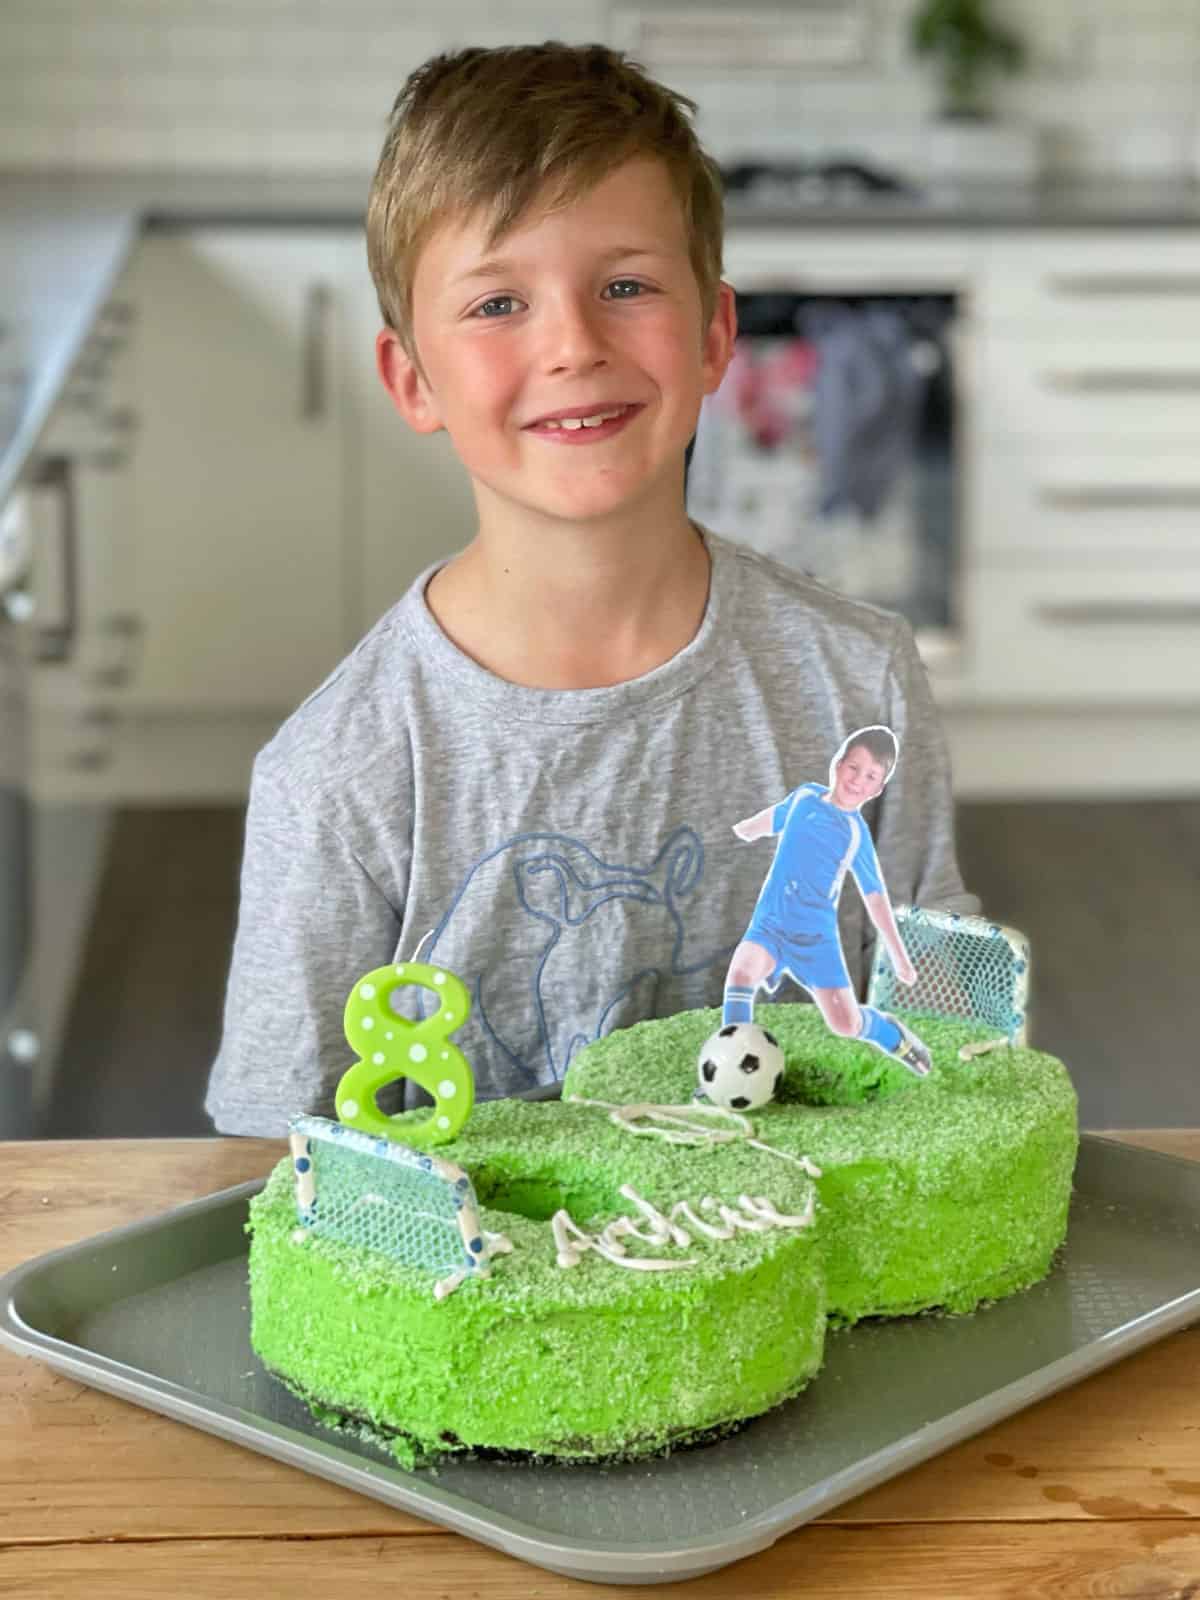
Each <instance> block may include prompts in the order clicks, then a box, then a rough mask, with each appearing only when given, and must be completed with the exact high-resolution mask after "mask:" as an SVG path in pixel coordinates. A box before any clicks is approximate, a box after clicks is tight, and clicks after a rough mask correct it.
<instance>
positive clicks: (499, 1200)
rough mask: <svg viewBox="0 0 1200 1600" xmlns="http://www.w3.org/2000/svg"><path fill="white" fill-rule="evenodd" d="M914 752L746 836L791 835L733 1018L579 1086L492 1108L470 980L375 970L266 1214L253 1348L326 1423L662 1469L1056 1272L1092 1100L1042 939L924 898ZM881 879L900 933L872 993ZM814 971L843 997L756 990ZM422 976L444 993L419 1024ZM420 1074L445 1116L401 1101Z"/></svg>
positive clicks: (734, 990) (618, 1058) (818, 990)
mask: <svg viewBox="0 0 1200 1600" xmlns="http://www.w3.org/2000/svg"><path fill="white" fill-rule="evenodd" d="M898 755H899V742H898V740H897V739H896V736H895V734H894V733H893V731H892V730H891V729H890V728H887V727H885V726H883V725H882V724H872V725H870V726H867V727H864V728H859V729H857V730H855V731H854V732H852V733H850V734H848V735H847V737H846V738H845V739H844V740H843V742H842V744H841V746H840V748H839V749H838V751H837V753H836V754H835V756H834V757H833V759H832V761H831V762H830V765H829V772H828V783H827V784H818V783H812V782H810V783H803V784H801V785H799V786H798V787H797V788H796V789H794V790H793V791H791V792H790V793H789V794H787V795H785V796H784V797H783V798H782V799H779V800H776V801H775V802H774V803H772V804H770V805H767V806H765V807H763V808H762V809H761V810H759V811H757V812H755V813H754V814H753V815H750V816H746V817H743V818H742V819H741V821H739V822H737V823H735V824H734V825H733V831H734V833H735V834H736V835H737V837H738V838H739V839H740V840H742V841H744V842H745V843H746V844H748V845H753V844H754V843H755V842H756V841H758V840H760V839H767V838H771V839H774V840H775V851H774V856H773V859H772V862H771V865H770V868H769V870H768V872H767V875H766V877H765V879H764V880H763V887H762V890H761V892H760V894H759V898H758V901H757V903H756V905H755V907H754V911H753V913H752V916H751V919H750V921H749V924H748V925H747V927H746V931H745V933H744V935H743V937H742V939H741V940H740V941H739V943H738V944H737V945H736V947H734V949H733V951H732V954H731V956H730V960H729V965H728V969H727V972H726V978H725V987H724V1000H723V1005H722V1007H721V1009H720V1010H719V1011H718V1010H710V1011H686V1012H683V1013H681V1014H680V1015H678V1016H674V1017H670V1018H666V1019H662V1020H656V1021H650V1022H643V1023H640V1024H638V1025H636V1026H634V1027H630V1028H626V1029H623V1030H620V1031H618V1032H616V1033H613V1034H611V1035H610V1036H608V1037H606V1038H599V1039H596V1040H594V1041H593V1042H592V1043H591V1044H589V1045H588V1046H587V1048H586V1049H584V1050H583V1051H581V1052H580V1054H579V1055H578V1056H577V1058H576V1059H575V1060H574V1061H573V1062H572V1064H571V1066H570V1068H569V1070H568V1072H567V1076H566V1080H565V1082H564V1084H563V1097H562V1100H561V1101H559V1102H555V1103H549V1104H534V1103H530V1102H527V1101H523V1100H500V1101H493V1102H491V1103H490V1104H487V1105H483V1106H480V1107H478V1108H476V1109H475V1110H474V1115H472V1109H473V1101H474V1081H473V1078H472V1074H471V1071H470V1068H469V1066H468V1064H467V1062H466V1060H465V1059H464V1058H463V1056H462V1055H461V1053H460V1052H459V1050H458V1049H457V1047H456V1046H455V1045H454V1043H453V1039H452V1035H453V1033H454V1032H455V1030H456V1029H457V1028H459V1027H461V1026H462V1024H463V1022H464V1021H465V1020H466V1017H467V1015H468V1012H469V1010H470V994H469V991H468V988H467V985H466V984H465V983H464V982H463V981H462V980H461V979H460V978H458V977H457V976H455V974H453V973H451V972H449V971H447V970H445V969H443V968H440V967H435V966H428V965H420V964H416V963H400V964H398V965H394V966H387V967H380V968H378V969H376V970H375V971H374V972H370V973H367V974H366V975H365V977H363V978H362V979H360V980H359V982H358V984H356V985H355V988H354V989H353V990H352V991H351V994H350V998H349V1000H348V1002H347V1005H346V1013H345V1028H346V1037H347V1039H348V1041H349V1043H350V1045H351V1046H352V1047H353V1049H354V1051H355V1052H356V1054H357V1056H358V1061H357V1062H356V1063H355V1065H354V1066H352V1067H351V1068H350V1069H349V1070H348V1071H347V1072H346V1073H345V1074H344V1076H343V1077H342V1079H341V1081H340V1083H339V1084H338V1088H337V1094H336V1107H337V1113H338V1118H339V1121H338V1122H337V1123H331V1122H326V1121H323V1120H322V1119H320V1118H311V1117H304V1118H299V1119H297V1120H296V1121H295V1122H293V1124H292V1138H291V1157H290V1159H289V1160H287V1161H284V1162H281V1163H280V1165H279V1166H278V1167H277V1168H276V1170H275V1172H274V1173H273V1174H272V1176H271V1178H270V1180H269V1181H268V1183H267V1185H266V1188H265V1190H264V1191H263V1193H262V1194H261V1195H260V1196H258V1197H257V1198H256V1199H255V1201H254V1202H253V1203H252V1207H251V1230H252V1241H251V1248H250V1290H251V1301H252V1313H253V1315H252V1343H253V1346H254V1349H255V1350H256V1351H257V1353H258V1355H259V1357H260V1358H261V1359H262V1361H263V1362H264V1363H265V1365H266V1366H267V1367H268V1368H269V1369H270V1370H271V1371H272V1372H274V1373H276V1374H277V1375H278V1376H279V1377H280V1378H281V1379H282V1380H283V1381H284V1382H285V1383H286V1384H287V1385H288V1386H289V1387H290V1388H291V1389H293V1390H294V1391H295V1392H296V1393H297V1394H298V1395H300V1396H301V1397H302V1398H303V1399H304V1400H305V1401H307V1402H308V1403H309V1405H310V1406H312V1407H313V1409H314V1410H315V1411H316V1412H317V1414H318V1416H320V1417H321V1418H322V1419H323V1420H326V1421H329V1422H333V1423H334V1424H340V1425H349V1426H353V1427H357V1428H360V1429H365V1430H367V1431H368V1432H370V1433H371V1434H372V1436H374V1437H375V1438H379V1439H383V1440H385V1441H387V1442H389V1443H390V1445H391V1447H392V1449H393V1451H394V1453H395V1454H396V1456H397V1457H398V1459H400V1460H402V1461H405V1462H407V1463H410V1464H411V1463H413V1462H416V1461H422V1460H428V1459H432V1458H436V1457H437V1456H439V1455H442V1454H445V1453H448V1452H481V1451H482V1452H502V1453H505V1454H512V1453H516V1454H519V1455H521V1456H524V1457H534V1458H541V1459H549V1460H558V1461H567V1460H585V1461H595V1460H605V1459H614V1458H618V1459H625V1460H629V1459H635V1458H637V1457H642V1456H646V1455H652V1454H655V1453H661V1452H662V1451H665V1450H669V1449H673V1448H676V1447H678V1446H680V1445H682V1444H685V1443H689V1442H695V1441H697V1440H700V1439H704V1438H712V1437H714V1436H719V1435H720V1434H721V1433H723V1432H727V1431H728V1430H730V1429H732V1428H734V1427H737V1426H739V1425H740V1424H741V1423H743V1422H745V1421H747V1420H748V1419H749V1418H752V1417H755V1416H758V1415H760V1414H761V1413H762V1412H764V1411H768V1410H770V1409H771V1408H772V1407H774V1406H777V1405H780V1404H782V1403H783V1402H784V1401H787V1400H790V1399H791V1398H793V1397H794V1396H795V1395H797V1394H799V1393H800V1391H801V1390H802V1389H803V1388H804V1387H805V1385H806V1384H808V1383H809V1382H810V1381H811V1379H812V1378H813V1377H814V1376H815V1374H816V1373H817V1372H818V1371H819V1369H820V1366H821V1361H822V1356H823V1352H824V1340H825V1330H826V1327H827V1325H829V1324H830V1323H836V1324H840V1325H848V1324H852V1323H855V1322H857V1321H859V1320H860V1319H862V1318H864V1317H898V1316H911V1315H914V1314H916V1313H920V1312H926V1311H930V1310H934V1309H938V1310H944V1311H949V1312H960V1313H965V1312H969V1311H971V1310H973V1309H974V1308H975V1307H976V1306H978V1305H979V1304H980V1303H981V1302H984V1301H987V1300H993V1299H996V1298H998V1297H1000V1296H1002V1295H1008V1294H1013V1293H1015V1292H1017V1291H1018V1290H1020V1289H1024V1288H1026V1287H1028V1286H1029V1285H1030V1284H1032V1283H1035V1282H1036V1281H1037V1280H1038V1279H1039V1278H1041V1277H1042V1276H1043V1275H1044V1274H1045V1273H1046V1272H1047V1271H1048V1270H1049V1268H1050V1265H1051V1261H1052V1258H1053V1255H1054V1252H1055V1250H1056V1249H1057V1248H1058V1246H1059V1245H1060V1244H1061V1243H1062V1240H1063V1238H1064V1236H1065V1233H1066V1227H1067V1208H1068V1204H1069V1201H1070V1195H1071V1178H1072V1173H1073V1171H1074V1165H1075V1154H1076V1148H1077V1142H1078V1140H1077V1132H1076V1101H1075V1093H1074V1090H1073V1088H1072V1086H1071V1082H1070V1079H1069V1078H1068V1076H1067V1073H1066V1070H1065V1068H1064V1067H1063V1066H1062V1064H1061V1062H1058V1061H1056V1060H1055V1059H1054V1058H1053V1057H1051V1056H1047V1055H1043V1054H1041V1053H1039V1052H1038V1051H1035V1050H1031V1049H1028V1048H1026V1047H1025V1046H1024V1044H1023V1040H1024V1027H1025V995H1026V991H1027V985H1028V976H1029V952H1028V945H1027V943H1026V941H1025V940H1024V939H1023V938H1022V937H1021V936H1020V935H1017V934H1015V933H1013V931H1012V930H1010V929H1004V928H1001V927H1000V926H998V925H997V924H993V923H987V922H984V921H982V920H980V919H976V918H965V917H960V916H957V915H955V914H953V913H944V912H939V911H925V910H921V909H919V908H915V907H910V908H901V910H900V911H899V912H897V911H893V908H892V906H891V903H890V900H889V898H888V895H887V889H886V885H885V883H884V879H883V873H882V869H881V866H880V862H879V860H878V858H877V856H876V853H875V850H874V846H873V842H872V839H871V836H870V832H869V829H868V828H867V826H866V824H865V822H864V820H863V818H862V816H861V807H862V806H863V805H864V804H865V803H866V802H867V801H870V800H873V799H876V798H877V797H878V796H879V795H880V794H881V793H882V791H883V789H884V787H885V785H886V784H887V782H888V780H889V777H890V775H891V773H892V772H893V771H894V769H895V765H896V761H897V759H898ZM760 859H761V857H760ZM848 874H849V875H850V876H852V877H853V878H854V881H855V883H856V884H857V886H858V891H859V893H860V894H861V896H862V898H863V903H864V906H865V908H866V911H867V913H868V915H869V917H870V919H871V921H872V923H873V924H874V926H875V929H876V932H877V934H878V941H877V948H876V964H875V968H874V969H873V972H872V976H871V982H870V984H869V985H868V992H867V996H866V998H865V1000H864V1001H863V1002H861V1003H860V1001H859V999H858V998H857V996H856V994H855V992H854V990H853V988H852V987H851V984H850V979H849V975H848V971H847V968H846V964H845V960H844V956H843V952H842V950H841V948H840V939H839V933H838V927H837V915H836V913H837V905H838V899H839V896H840V894H841V891H842V886H843V883H844V881H845V879H846V877H847V875H848ZM785 979H790V980H791V981H792V982H794V983H795V984H797V985H799V986H801V987H803V988H806V989H807V990H808V991H809V993H810V994H811V996H812V999H813V1001H814V1004H812V1005H773V1004H764V1005H757V1004H756V1001H757V995H758V991H759V990H760V989H762V988H765V989H766V990H767V992H768V993H771V994H773V993H774V992H775V991H776V990H777V988H778V987H779V985H780V984H781V983H782V982H783V981H784V980H785ZM410 984H416V985H418V986H420V987H421V988H423V989H424V990H425V991H426V992H427V993H429V994H431V995H432V996H434V997H435V1000H436V1003H435V1004H434V1005H433V1007H432V1009H431V1011H430V1012H429V1014H428V1015H426V1016H424V1017H422V1018H421V1019H419V1020H416V1019H412V1018H409V1017H407V1016H406V1014H405V1010H404V1005H403V1000H404V996H403V995H402V993H401V992H400V991H402V990H403V989H405V988H407V987H408V985H410ZM906 1001H907V1002H910V1003H911V1009H902V1007H903V1006H904V1002H906ZM398 1002H400V1003H399V1004H398ZM402 1076H407V1077H411V1078H413V1079H415V1080H416V1081H417V1082H418V1083H419V1084H421V1086H422V1087H423V1088H425V1089H426V1090H427V1091H428V1092H429V1093H430V1095H431V1096H432V1097H433V1102H434V1104H433V1110H432V1112H413V1113H408V1114H405V1115H402V1116H399V1117H392V1116H388V1115H385V1113H384V1112H383V1111H382V1110H380V1108H379V1106H378V1105H377V1103H376V1095H377V1093H378V1091H379V1090H380V1089H381V1088H383V1087H384V1085H386V1084H387V1083H389V1082H391V1081H392V1080H393V1079H395V1078H398V1077H402Z"/></svg>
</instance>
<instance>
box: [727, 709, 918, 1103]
mask: <svg viewBox="0 0 1200 1600" xmlns="http://www.w3.org/2000/svg"><path fill="white" fill-rule="evenodd" d="M898 757H899V741H898V740H897V738H896V735H895V734H894V733H893V732H892V730H891V729H890V728H886V727H883V726H882V725H879V724H877V725H873V726H871V727H866V728H859V729H858V730H857V731H856V732H854V733H851V734H850V735H848V737H847V738H846V739H845V740H843V742H842V745H841V747H840V748H839V750H838V751H837V754H836V755H835V756H834V758H833V760H832V761H831V762H830V763H829V783H828V785H825V784H820V783H804V784H801V785H800V787H799V788H797V789H794V790H793V791H792V792H791V793H790V794H789V795H787V796H786V797H785V798H784V799H783V800H781V801H779V802H778V803H777V804H774V805H770V806H767V807H766V808H765V809H764V810H762V811H759V812H756V813H755V815H754V816H752V817H746V818H745V819H744V820H743V821H741V822H736V823H734V826H733V831H734V833H736V834H737V836H738V838H739V839H742V840H744V841H745V842H746V843H747V844H750V843H753V842H754V841H755V840H757V839H764V838H768V837H771V838H774V839H775V841H776V844H775V856H774V859H773V860H772V862H771V866H770V869H769V871H768V872H767V875H766V877H765V879H764V880H763V886H762V889H761V890H760V892H759V896H758V903H757V904H756V906H755V908H754V912H753V914H752V916H751V919H750V925H749V927H748V928H747V929H746V931H745V933H744V934H743V935H742V939H741V942H740V943H739V944H738V946H737V948H736V950H735V951H734V953H733V958H732V960H731V961H730V963H729V970H728V972H727V974H726V978H725V997H724V1005H723V1008H722V1027H721V1030H720V1034H718V1038H721V1037H722V1036H724V1037H727V1038H729V1037H732V1035H733V1033H734V1030H737V1031H738V1032H739V1033H740V1032H741V1031H742V1030H743V1029H745V1028H746V1027H747V1026H748V1025H753V1023H754V1001H755V996H756V995H757V994H758V992H759V990H760V989H765V990H766V991H767V992H768V993H769V994H774V992H775V991H776V990H777V989H778V988H779V986H780V984H781V983H782V982H783V980H784V979H785V978H791V979H792V981H793V982H794V983H797V984H799V985H800V986H801V987H802V988H805V989H807V990H808V992H809V994H810V995H811V996H812V998H813V1001H814V1002H815V1004H816V1005H817V1007H818V1009H819V1010H820V1012H821V1015H822V1016H823V1017H824V1019H825V1021H826V1023H827V1025H828V1026H829V1028H830V1030H831V1031H832V1032H833V1033H836V1034H840V1035H841V1036H842V1037H844V1038H848V1039H862V1040H864V1041H865V1042H866V1043H867V1044H871V1045H873V1046H874V1047H875V1049H876V1050H879V1051H880V1052H882V1054H884V1055H887V1056H891V1057H892V1058H893V1059H894V1060H896V1061H899V1062H900V1063H901V1064H902V1065H903V1066H905V1067H907V1068H908V1070H909V1071H910V1072H913V1073H915V1074H916V1075H917V1076H918V1077H924V1076H925V1075H926V1073H928V1071H929V1069H930V1065H931V1058H930V1054H929V1050H928V1048H927V1047H926V1045H925V1044H924V1042H923V1041H922V1040H921V1039H919V1038H918V1037H917V1035H916V1034H915V1033H913V1032H912V1031H911V1030H910V1029H909V1028H907V1027H906V1026H905V1024H904V1023H903V1022H901V1021H900V1020H899V1018H898V1017H894V1016H892V1015H891V1013H890V1012H886V1011H880V1010H877V1009H876V1008H875V1007H874V1006H868V1005H861V1004H860V1003H859V1001H858V998H857V996H856V995H855V993H854V989H853V987H852V985H851V982H850V976H849V973H848V972H847V969H846V960H845V956H844V955H843V953H842V945H841V939H840V937H839V934H838V923H837V914H838V902H839V900H840V899H841V893H842V885H843V883H844V882H845V878H846V874H847V873H850V875H851V876H852V877H853V879H854V881H855V883H856V884H857V885H858V890H859V893H860V894H861V895H862V898H863V904H864V906H865V907H866V911H867V915H868V916H869V917H870V919H871V921H872V922H873V923H874V925H875V927H876V929H877V930H878V933H879V937H880V938H881V939H882V940H883V942H884V944H885V945H886V946H887V950H888V954H889V955H890V956H891V958H892V965H893V967H894V968H895V971H896V976H897V977H898V978H899V980H900V982H901V983H905V984H911V983H913V982H914V981H915V979H916V971H915V970H914V968H913V964H912V961H911V960H910V959H909V955H908V952H907V950H906V949H905V948H904V943H903V941H902V939H901V937H900V934H899V932H898V930H897V928H896V921H895V918H894V917H893V915H892V906H891V902H890V900H889V899H888V893H887V888H886V886H885V884H884V881H883V874H882V872H881V871H880V867H879V858H878V857H877V855H876V854H875V844H874V841H873V840H872V838H871V832H870V829H869V828H868V827H867V825H866V823H865V822H864V821H863V819H862V817H861V815H860V814H859V813H860V810H861V807H862V806H863V805H865V804H866V802H867V801H868V800H874V799H875V798H876V796H877V795H879V794H881V793H882V792H883V789H884V786H885V785H886V784H887V782H888V780H889V779H890V778H891V776H892V773H893V772H894V771H895V769H896V762H897V759H898Z"/></svg>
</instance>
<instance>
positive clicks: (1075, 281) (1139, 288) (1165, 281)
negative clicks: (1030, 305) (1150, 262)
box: [1044, 272, 1200, 296]
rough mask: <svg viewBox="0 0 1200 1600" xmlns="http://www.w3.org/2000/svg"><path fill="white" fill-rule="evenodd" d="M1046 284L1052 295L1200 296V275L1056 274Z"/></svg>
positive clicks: (1194, 273)
mask: <svg viewBox="0 0 1200 1600" xmlns="http://www.w3.org/2000/svg"><path fill="white" fill-rule="evenodd" d="M1044 282H1045V285H1046V287H1047V289H1049V291H1050V293H1051V294H1078V295H1122V296H1125V295H1132V296H1137V295H1193V294H1194V295H1200V273H1198V272H1055V273H1051V274H1050V275H1049V277H1047V278H1046V279H1045V280H1044Z"/></svg>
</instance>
